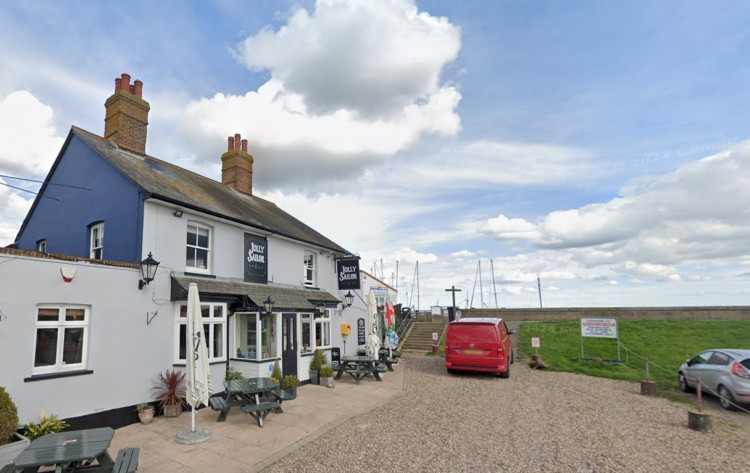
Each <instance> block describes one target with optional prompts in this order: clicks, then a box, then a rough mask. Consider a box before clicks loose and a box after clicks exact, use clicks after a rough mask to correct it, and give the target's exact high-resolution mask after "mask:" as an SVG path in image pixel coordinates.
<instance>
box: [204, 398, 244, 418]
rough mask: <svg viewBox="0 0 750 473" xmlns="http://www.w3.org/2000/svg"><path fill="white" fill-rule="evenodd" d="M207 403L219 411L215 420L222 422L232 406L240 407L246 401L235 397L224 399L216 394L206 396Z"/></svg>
mask: <svg viewBox="0 0 750 473" xmlns="http://www.w3.org/2000/svg"><path fill="white" fill-rule="evenodd" d="M208 404H209V406H210V407H211V409H213V410H215V411H219V418H218V419H216V422H224V421H225V420H226V419H227V415H229V409H231V408H233V407H242V406H244V405H246V404H247V401H246V400H245V399H237V398H230V399H229V400H226V399H224V398H222V397H219V396H216V397H211V398H208Z"/></svg>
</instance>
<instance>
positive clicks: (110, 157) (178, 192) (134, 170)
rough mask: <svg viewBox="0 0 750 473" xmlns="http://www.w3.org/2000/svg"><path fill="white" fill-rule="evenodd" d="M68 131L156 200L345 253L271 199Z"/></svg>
mask: <svg viewBox="0 0 750 473" xmlns="http://www.w3.org/2000/svg"><path fill="white" fill-rule="evenodd" d="M72 133H73V134H75V135H76V136H77V137H79V138H80V139H81V140H83V141H84V142H85V143H86V144H87V145H88V146H90V147H91V148H92V149H94V150H95V151H96V152H97V153H98V154H99V155H100V156H101V157H102V158H104V159H105V160H106V161H107V162H108V163H110V164H111V165H112V166H113V167H114V168H115V169H116V170H117V171H119V172H120V173H121V174H122V175H124V176H125V177H126V178H127V179H129V180H130V181H131V182H132V183H133V184H134V185H136V186H138V187H139V188H140V189H142V190H143V191H144V192H146V193H148V194H150V196H151V197H153V198H155V199H159V200H163V201H167V202H170V203H173V204H178V205H182V206H184V207H187V208H191V209H194V210H198V211H201V212H205V213H209V214H212V215H215V216H218V217H223V218H227V219H229V220H232V221H235V222H238V223H242V224H245V225H249V226H251V227H255V228H258V229H260V230H264V231H268V232H270V233H274V234H278V235H282V236H285V237H288V238H292V239H294V240H298V241H301V242H306V243H311V244H313V245H317V246H320V247H323V248H327V249H329V250H332V251H336V252H341V253H345V254H349V252H348V251H347V250H345V249H344V248H342V247H341V246H339V245H337V244H336V243H334V242H333V241H331V240H329V239H328V238H326V237H325V236H323V235H321V234H320V233H318V232H317V231H315V230H313V229H312V228H311V227H309V226H307V225H305V224H304V223H302V222H301V221H299V220H297V219H296V218H294V217H293V216H291V215H289V214H288V213H286V212H284V211H283V210H281V209H280V208H278V207H277V206H276V205H275V204H273V203H272V202H269V201H267V200H265V199H261V198H260V197H256V196H250V195H246V194H243V193H241V192H238V191H236V190H234V189H232V188H231V187H228V186H225V185H223V184H222V183H220V182H217V181H214V180H213V179H209V178H207V177H204V176H201V175H200V174H196V173H194V172H191V171H188V170H187V169H183V168H181V167H178V166H175V165H173V164H170V163H168V162H166V161H162V160H159V159H156V158H154V157H151V156H142V155H139V154H135V153H131V152H129V151H126V150H123V149H119V148H117V146H116V145H113V144H112V143H111V142H109V141H108V140H105V139H104V138H102V137H100V136H96V135H94V134H92V133H89V132H87V131H85V130H82V129H80V128H77V127H73V128H72ZM217 159H218V158H217Z"/></svg>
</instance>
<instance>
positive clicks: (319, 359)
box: [310, 348, 326, 384]
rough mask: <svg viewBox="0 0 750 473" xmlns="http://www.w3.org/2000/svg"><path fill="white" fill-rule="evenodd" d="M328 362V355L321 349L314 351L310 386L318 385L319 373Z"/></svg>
mask: <svg viewBox="0 0 750 473" xmlns="http://www.w3.org/2000/svg"><path fill="white" fill-rule="evenodd" d="M325 362H326V354H325V353H324V352H323V350H321V349H320V348H316V349H315V351H313V356H312V361H311V362H310V384H319V383H318V371H320V368H321V367H322V366H323V365H324V364H325Z"/></svg>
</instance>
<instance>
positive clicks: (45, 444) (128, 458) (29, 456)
mask: <svg viewBox="0 0 750 473" xmlns="http://www.w3.org/2000/svg"><path fill="white" fill-rule="evenodd" d="M114 435H115V431H114V430H113V429H111V428H109V427H101V428H97V429H86V430H72V431H67V432H58V433H56V434H49V435H45V436H44V437H40V438H38V439H36V440H34V441H33V442H31V444H29V446H28V447H26V449H24V450H23V451H22V452H21V453H20V454H19V455H18V456H17V457H16V458H15V460H14V461H13V463H11V464H8V465H6V466H4V467H3V469H2V473H34V472H37V471H39V470H40V468H42V467H53V468H54V471H55V472H56V473H72V472H77V471H80V472H82V471H85V472H87V473H134V472H136V471H137V470H138V456H139V453H140V448H137V447H128V448H123V449H121V450H120V451H119V452H118V453H117V458H116V460H115V461H112V457H111V456H110V455H109V452H108V451H107V449H108V448H109V446H110V443H111V442H112V438H113V437H114Z"/></svg>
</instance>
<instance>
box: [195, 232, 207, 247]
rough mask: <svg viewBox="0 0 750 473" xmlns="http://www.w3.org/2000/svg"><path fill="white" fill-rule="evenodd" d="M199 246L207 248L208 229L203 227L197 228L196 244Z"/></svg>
mask: <svg viewBox="0 0 750 473" xmlns="http://www.w3.org/2000/svg"><path fill="white" fill-rule="evenodd" d="M197 246H199V247H201V248H208V230H207V229H205V228H199V229H198V245H197Z"/></svg>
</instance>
